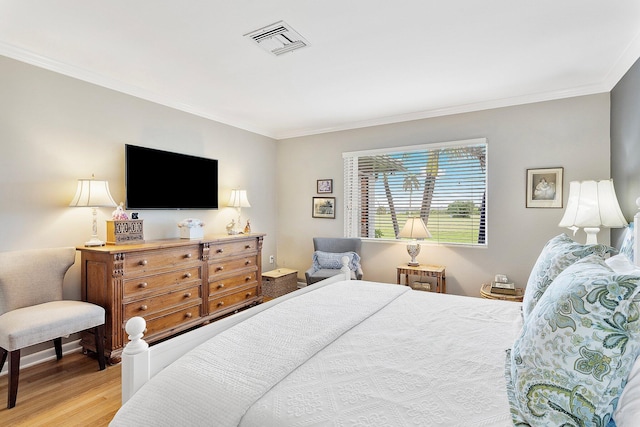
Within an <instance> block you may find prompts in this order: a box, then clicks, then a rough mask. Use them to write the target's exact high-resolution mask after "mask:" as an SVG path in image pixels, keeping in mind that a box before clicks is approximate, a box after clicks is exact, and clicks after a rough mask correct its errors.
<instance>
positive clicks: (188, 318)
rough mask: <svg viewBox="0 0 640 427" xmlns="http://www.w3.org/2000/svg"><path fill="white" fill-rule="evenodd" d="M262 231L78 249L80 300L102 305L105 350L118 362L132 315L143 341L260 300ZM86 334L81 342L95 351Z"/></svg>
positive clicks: (109, 356)
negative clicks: (142, 325)
mask: <svg viewBox="0 0 640 427" xmlns="http://www.w3.org/2000/svg"><path fill="white" fill-rule="evenodd" d="M263 238H264V234H249V235H234V236H227V235H223V236H212V237H205V238H203V239H199V240H189V239H170V240H157V241H151V242H147V243H141V244H131V245H107V246H101V247H78V248H77V250H78V251H80V253H81V274H82V278H81V282H82V299H83V300H84V301H89V302H92V303H95V304H99V305H101V306H102V307H104V308H105V310H106V328H105V329H106V337H105V354H106V356H107V357H108V358H109V360H110V362H111V363H117V362H119V361H120V356H121V354H122V350H123V348H124V345H125V344H126V342H127V336H126V332H125V331H124V325H125V323H126V322H127V320H129V319H130V318H131V317H134V316H141V317H144V318H145V320H146V321H147V332H146V333H145V340H146V341H147V342H149V343H154V342H156V341H158V340H161V339H164V338H167V337H170V336H172V335H174V334H176V333H177V332H180V331H184V330H186V329H189V328H192V327H195V326H199V325H202V324H204V323H208V322H210V321H212V320H215V319H216V318H219V317H221V316H224V315H227V314H229V313H232V312H235V311H237V310H239V309H242V308H246V307H249V306H251V305H254V304H258V303H260V302H262V241H263ZM94 343H95V341H94V338H93V336H92V335H91V333H90V332H83V334H82V339H81V342H80V344H81V345H82V347H83V348H84V349H85V350H91V351H95V344H94Z"/></svg>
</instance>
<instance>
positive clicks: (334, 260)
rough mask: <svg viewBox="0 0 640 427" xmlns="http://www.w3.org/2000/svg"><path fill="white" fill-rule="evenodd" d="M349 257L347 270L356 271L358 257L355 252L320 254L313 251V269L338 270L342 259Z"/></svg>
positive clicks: (320, 252)
mask: <svg viewBox="0 0 640 427" xmlns="http://www.w3.org/2000/svg"><path fill="white" fill-rule="evenodd" d="M343 256H347V257H349V270H351V271H356V270H357V269H358V268H360V255H358V254H357V253H355V252H322V251H315V252H314V253H313V268H314V270H321V269H323V268H329V269H338V270H339V269H340V268H342V257H343Z"/></svg>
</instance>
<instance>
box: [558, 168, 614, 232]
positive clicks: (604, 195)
mask: <svg viewBox="0 0 640 427" xmlns="http://www.w3.org/2000/svg"><path fill="white" fill-rule="evenodd" d="M625 225H627V221H626V220H625V219H624V215H622V211H621V210H620V205H619V204H618V199H617V198H616V191H615V189H614V188H613V180H610V179H609V180H603V181H597V182H596V181H581V182H580V181H571V182H570V183H569V199H568V201H567V209H566V210H565V212H564V216H563V217H562V219H561V220H560V224H558V226H560V227H569V228H571V227H624V226H625Z"/></svg>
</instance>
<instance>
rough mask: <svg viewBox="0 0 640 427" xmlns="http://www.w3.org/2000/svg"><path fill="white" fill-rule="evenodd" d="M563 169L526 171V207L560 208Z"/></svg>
mask: <svg viewBox="0 0 640 427" xmlns="http://www.w3.org/2000/svg"><path fill="white" fill-rule="evenodd" d="M562 173H563V168H547V169H527V207H528V208H562Z"/></svg>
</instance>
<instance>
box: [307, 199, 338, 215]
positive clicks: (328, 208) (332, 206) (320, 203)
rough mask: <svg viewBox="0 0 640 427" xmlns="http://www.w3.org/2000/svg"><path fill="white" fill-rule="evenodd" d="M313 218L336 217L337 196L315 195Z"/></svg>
mask: <svg viewBox="0 0 640 427" xmlns="http://www.w3.org/2000/svg"><path fill="white" fill-rule="evenodd" d="M311 216H312V217H313V218H335V217H336V198H335V197H314V198H313V210H312V211H311Z"/></svg>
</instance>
